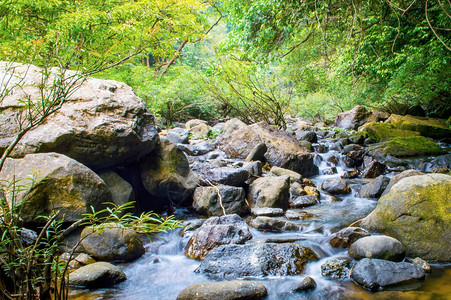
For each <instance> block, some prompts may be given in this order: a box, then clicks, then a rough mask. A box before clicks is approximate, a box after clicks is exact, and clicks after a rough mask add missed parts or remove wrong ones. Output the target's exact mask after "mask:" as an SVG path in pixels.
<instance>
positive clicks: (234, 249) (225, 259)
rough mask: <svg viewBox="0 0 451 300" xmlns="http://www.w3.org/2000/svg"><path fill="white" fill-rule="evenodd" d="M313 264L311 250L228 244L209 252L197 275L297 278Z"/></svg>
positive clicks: (313, 256)
mask: <svg viewBox="0 0 451 300" xmlns="http://www.w3.org/2000/svg"><path fill="white" fill-rule="evenodd" d="M316 260H318V256H317V255H316V254H315V252H313V250H311V249H310V248H308V247H304V246H299V245H296V244H291V243H283V244H276V243H254V244H244V245H236V244H231V245H222V246H219V247H218V248H215V249H213V250H212V251H210V253H209V254H208V255H207V256H206V257H205V259H204V260H203V261H202V263H201V264H200V266H199V267H198V268H197V269H196V272H199V273H207V274H208V275H210V276H212V277H218V278H236V277H246V276H268V275H274V276H283V275H299V274H301V273H302V271H303V269H304V267H305V265H306V264H307V263H308V262H310V261H316Z"/></svg>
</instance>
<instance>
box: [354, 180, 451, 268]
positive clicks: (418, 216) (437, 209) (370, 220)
mask: <svg viewBox="0 0 451 300" xmlns="http://www.w3.org/2000/svg"><path fill="white" fill-rule="evenodd" d="M360 226H361V227H363V228H366V229H368V230H375V231H379V232H382V233H384V234H386V235H389V236H391V237H394V238H396V239H398V240H399V241H400V242H401V243H402V244H403V245H404V247H405V250H406V255H407V256H410V257H421V258H423V259H425V260H433V261H440V262H449V261H451V252H450V251H449V243H450V241H451V176H449V175H445V174H427V175H418V176H411V177H407V178H404V179H402V180H400V181H399V182H398V183H396V184H395V185H394V186H393V187H392V188H391V190H390V192H389V193H388V194H386V195H384V196H382V197H381V198H380V199H379V201H378V204H377V207H376V208H375V209H374V210H373V212H371V213H370V214H369V215H368V216H367V217H366V218H364V219H363V220H362V222H361V223H360Z"/></svg>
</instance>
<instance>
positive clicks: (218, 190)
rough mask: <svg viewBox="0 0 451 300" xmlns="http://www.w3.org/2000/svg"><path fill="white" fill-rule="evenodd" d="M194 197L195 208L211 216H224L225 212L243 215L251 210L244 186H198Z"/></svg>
mask: <svg viewBox="0 0 451 300" xmlns="http://www.w3.org/2000/svg"><path fill="white" fill-rule="evenodd" d="M193 199H194V200H193V208H194V209H195V210H196V211H197V212H199V213H200V214H203V215H206V216H209V217H211V216H222V215H223V214H224V212H225V214H227V215H230V214H238V215H240V216H243V215H245V214H247V213H248V212H249V207H248V206H247V204H246V199H245V193H244V189H243V188H242V187H234V186H227V185H218V186H216V187H213V186H206V187H197V188H196V190H195V191H194V196H193ZM221 205H222V207H223V208H224V211H223V210H222V207H221Z"/></svg>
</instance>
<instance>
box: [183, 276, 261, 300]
mask: <svg viewBox="0 0 451 300" xmlns="http://www.w3.org/2000/svg"><path fill="white" fill-rule="evenodd" d="M267 294H268V291H267V290H266V287H265V285H264V284H262V283H260V282H255V281H247V280H246V281H243V280H231V281H223V282H200V283H195V284H192V285H190V286H188V287H186V288H185V289H184V290H183V291H181V292H180V294H179V295H178V296H177V300H238V299H261V298H264V297H266V295H267Z"/></svg>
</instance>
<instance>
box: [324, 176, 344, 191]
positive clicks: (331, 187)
mask: <svg viewBox="0 0 451 300" xmlns="http://www.w3.org/2000/svg"><path fill="white" fill-rule="evenodd" d="M321 189H322V190H325V191H326V192H329V193H331V194H349V193H350V192H351V188H350V187H349V186H348V185H347V184H346V181H344V180H343V179H341V178H335V179H326V180H324V181H323V183H322V184H321Z"/></svg>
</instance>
